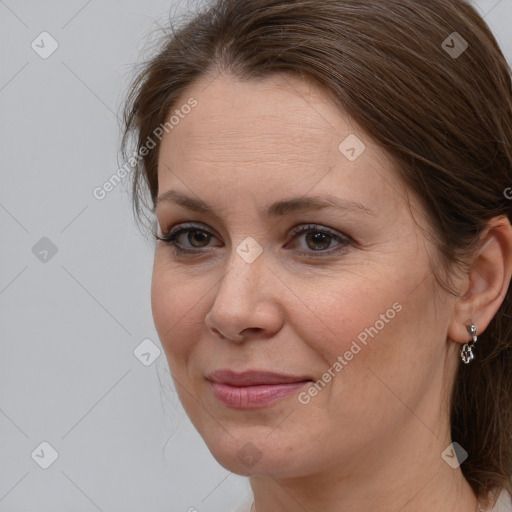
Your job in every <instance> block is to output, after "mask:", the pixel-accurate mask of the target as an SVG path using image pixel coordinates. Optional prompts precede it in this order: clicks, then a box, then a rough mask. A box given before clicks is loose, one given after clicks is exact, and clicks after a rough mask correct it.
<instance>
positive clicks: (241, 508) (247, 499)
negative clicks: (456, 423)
mask: <svg viewBox="0 0 512 512" xmlns="http://www.w3.org/2000/svg"><path fill="white" fill-rule="evenodd" d="M253 498H254V497H253V494H252V492H248V493H247V494H246V495H245V496H244V497H243V498H242V500H241V501H240V502H239V503H238V504H237V506H236V507H235V508H234V509H233V512H250V510H251V505H252V501H253ZM507 512H508V511H507ZM511 512H512V510H511Z"/></svg>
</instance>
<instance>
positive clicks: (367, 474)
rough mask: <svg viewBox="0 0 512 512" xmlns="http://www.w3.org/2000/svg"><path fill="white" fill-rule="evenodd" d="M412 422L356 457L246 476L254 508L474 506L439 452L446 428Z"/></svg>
mask: <svg viewBox="0 0 512 512" xmlns="http://www.w3.org/2000/svg"><path fill="white" fill-rule="evenodd" d="M413 423H415V425H416V428H414V429H412V430H413V432H411V433H410V436H409V437H408V438H404V437H403V436H401V437H400V435H398V434H397V436H396V437H397V439H396V440H395V441H394V442H392V443H389V444H388V445H387V446H386V445H385V443H381V445H380V446H379V447H378V449H376V447H375V446H372V447H369V448H370V449H369V450H368V451H367V452H366V453H364V454H360V456H359V457H357V459H358V460H357V461H354V460H350V461H347V460H345V461H341V462H340V463H339V464H338V465H336V464H332V465H330V466H329V467H327V466H326V467H325V468H323V470H322V471H319V472H317V473H315V474H309V475H304V476H302V477H292V478H290V477H284V478H279V477H276V474H274V475H272V476H264V475H262V476H252V477H250V483H251V488H252V491H253V494H254V501H255V507H254V512H292V511H293V512H296V511H298V510H299V511H302V510H304V511H306V510H322V511H323V512H340V511H343V512H360V511H361V510H376V511H379V512H396V511H397V510H400V512H431V511H432V510H436V511H437V512H475V511H476V510H477V505H478V502H477V498H476V496H475V494H474V492H473V490H472V489H471V486H470V485H469V483H468V482H467V481H466V479H465V478H464V476H463V474H462V471H461V470H460V467H459V468H457V469H452V467H450V466H449V465H448V464H447V463H446V462H445V461H444V460H443V458H442V457H441V454H442V452H443V451H444V450H445V448H446V447H447V446H448V445H449V444H450V442H451V441H450V436H449V429H446V430H445V434H444V435H442V436H437V435H433V433H432V432H431V431H429V429H428V428H425V426H424V425H422V424H421V423H420V422H418V421H417V420H415V422H413ZM419 447H422V449H421V450H420V448H419ZM352 459H355V458H354V457H352ZM276 473H277V472H276ZM271 474H272V473H271V471H269V473H267V475H271Z"/></svg>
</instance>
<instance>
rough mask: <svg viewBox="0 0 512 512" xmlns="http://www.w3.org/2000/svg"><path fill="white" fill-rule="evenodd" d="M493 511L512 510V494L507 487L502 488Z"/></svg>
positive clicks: (511, 511)
mask: <svg viewBox="0 0 512 512" xmlns="http://www.w3.org/2000/svg"><path fill="white" fill-rule="evenodd" d="M491 512H512V496H511V495H510V493H509V492H508V491H507V490H506V489H501V491H500V492H499V495H498V499H497V500H496V503H495V505H494V507H493V508H492V510H491Z"/></svg>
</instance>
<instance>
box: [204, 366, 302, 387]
mask: <svg viewBox="0 0 512 512" xmlns="http://www.w3.org/2000/svg"><path fill="white" fill-rule="evenodd" d="M206 378H207V379H208V380H209V381H212V382H217V383H220V384H227V385H229V386H257V385H262V384H289V383H291V382H304V381H309V380H311V378H310V377H308V376H298V375H288V374H285V373H274V372H266V371H260V370H247V371H245V372H241V373H237V372H234V371H233V370H229V369H221V370H216V371H214V372H212V373H210V374H208V375H207V376H206Z"/></svg>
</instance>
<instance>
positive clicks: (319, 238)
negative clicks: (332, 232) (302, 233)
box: [306, 233, 329, 249]
mask: <svg viewBox="0 0 512 512" xmlns="http://www.w3.org/2000/svg"><path fill="white" fill-rule="evenodd" d="M306 238H308V239H310V240H312V241H313V244H321V245H322V244H323V246H322V247H316V249H325V248H326V247H329V235H326V234H324V233H314V234H312V233H308V234H307V235H306ZM312 248H313V249H315V247H312Z"/></svg>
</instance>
